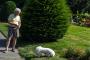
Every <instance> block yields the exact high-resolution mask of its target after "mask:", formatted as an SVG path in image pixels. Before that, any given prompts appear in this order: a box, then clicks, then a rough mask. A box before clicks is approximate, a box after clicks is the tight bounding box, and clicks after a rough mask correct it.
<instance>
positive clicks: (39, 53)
mask: <svg viewBox="0 0 90 60" xmlns="http://www.w3.org/2000/svg"><path fill="white" fill-rule="evenodd" d="M35 54H36V56H38V57H41V56H43V55H44V56H47V57H53V56H55V52H54V51H53V50H52V49H50V48H44V47H42V46H38V47H36V50H35Z"/></svg>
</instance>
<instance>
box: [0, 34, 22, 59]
mask: <svg viewBox="0 0 90 60" xmlns="http://www.w3.org/2000/svg"><path fill="white" fill-rule="evenodd" d="M5 40H6V38H5V37H4V36H3V35H2V34H1V33H0V60H24V59H22V58H21V57H20V55H19V54H18V50H16V51H17V52H11V51H9V52H8V53H3V51H4V50H5ZM9 50H11V49H10V48H9Z"/></svg>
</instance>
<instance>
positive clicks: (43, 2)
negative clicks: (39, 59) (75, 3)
mask: <svg viewBox="0 0 90 60" xmlns="http://www.w3.org/2000/svg"><path fill="white" fill-rule="evenodd" d="M70 15H71V13H70V9H69V7H68V6H67V4H66V1H65V0H28V1H27V3H26V5H25V6H24V8H23V13H22V27H21V34H22V38H23V39H25V40H29V41H38V42H43V41H46V42H48V41H50V42H51V41H56V40H57V39H59V38H62V37H63V36H64V34H65V32H66V31H67V27H68V23H69V21H70Z"/></svg>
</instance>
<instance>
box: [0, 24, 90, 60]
mask: <svg viewBox="0 0 90 60" xmlns="http://www.w3.org/2000/svg"><path fill="white" fill-rule="evenodd" d="M0 29H1V30H2V31H4V32H5V31H7V28H6V25H5V24H0ZM39 45H41V46H43V47H48V48H52V49H53V50H54V51H55V52H56V56H55V57H52V58H44V57H42V58H37V60H46V59H47V60H66V59H64V58H62V55H63V51H64V49H66V48H68V47H73V48H81V49H86V48H89V47H90V28H88V27H80V26H75V25H71V26H70V27H69V28H68V31H67V33H66V35H65V36H64V37H63V38H62V39H59V40H58V41H57V42H51V43H39V44H38V43H33V44H30V43H29V42H19V46H20V47H19V51H20V55H21V56H22V57H25V58H26V60H35V59H36V57H35V56H34V50H35V47H36V46H39Z"/></svg>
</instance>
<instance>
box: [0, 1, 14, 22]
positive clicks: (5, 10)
mask: <svg viewBox="0 0 90 60" xmlns="http://www.w3.org/2000/svg"><path fill="white" fill-rule="evenodd" d="M15 8H16V4H15V3H14V2H13V1H7V2H5V3H4V4H3V7H2V8H1V13H0V14H1V20H2V21H7V18H8V16H9V15H10V14H11V13H13V12H14V10H15Z"/></svg>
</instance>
